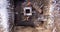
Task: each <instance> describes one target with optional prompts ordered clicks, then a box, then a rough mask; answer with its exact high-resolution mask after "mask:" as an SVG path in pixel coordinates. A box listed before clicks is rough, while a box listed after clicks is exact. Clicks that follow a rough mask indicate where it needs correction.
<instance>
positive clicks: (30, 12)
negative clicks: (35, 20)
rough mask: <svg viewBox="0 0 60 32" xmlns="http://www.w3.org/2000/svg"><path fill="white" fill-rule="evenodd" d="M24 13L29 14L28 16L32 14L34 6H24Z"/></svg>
mask: <svg viewBox="0 0 60 32" xmlns="http://www.w3.org/2000/svg"><path fill="white" fill-rule="evenodd" d="M24 15H27V16H30V15H32V8H31V7H24Z"/></svg>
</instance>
